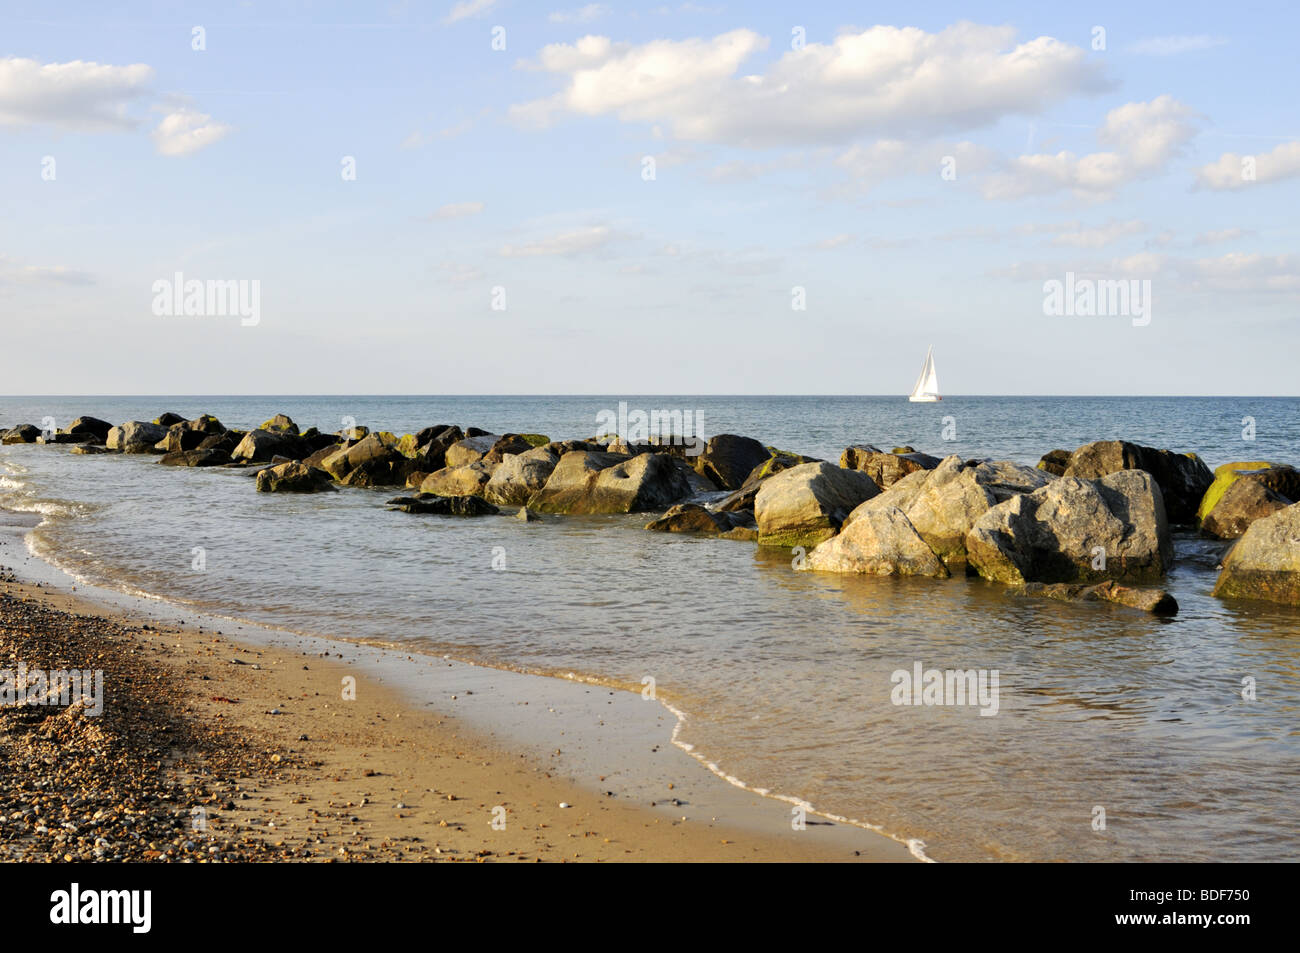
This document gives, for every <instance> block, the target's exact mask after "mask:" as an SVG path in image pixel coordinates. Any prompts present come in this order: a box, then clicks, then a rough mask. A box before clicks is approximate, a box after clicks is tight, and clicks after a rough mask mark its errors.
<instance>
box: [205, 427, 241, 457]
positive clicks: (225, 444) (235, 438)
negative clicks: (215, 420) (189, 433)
mask: <svg viewBox="0 0 1300 953" xmlns="http://www.w3.org/2000/svg"><path fill="white" fill-rule="evenodd" d="M244 437H245V434H244V432H243V431H240V430H225V431H222V432H221V433H210V434H208V435H207V436H205V437H204V438H203V440H202V442H201V443H200V444H199V447H198V449H200V450H224V451H226V453H234V451H235V448H236V447H238V446H239V442H240V441H241V440H243V439H244Z"/></svg>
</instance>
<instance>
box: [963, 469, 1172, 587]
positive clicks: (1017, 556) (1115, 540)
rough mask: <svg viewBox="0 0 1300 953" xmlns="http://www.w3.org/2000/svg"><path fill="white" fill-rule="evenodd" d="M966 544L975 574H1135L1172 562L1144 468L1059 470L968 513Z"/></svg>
mask: <svg viewBox="0 0 1300 953" xmlns="http://www.w3.org/2000/svg"><path fill="white" fill-rule="evenodd" d="M966 551H967V554H968V558H969V560H970V565H971V566H972V567H973V568H974V569H975V570H976V572H978V573H979V574H980V575H981V576H983V577H984V578H985V579H992V580H994V581H995V582H1002V583H1007V584H1010V585H1021V584H1024V583H1026V582H1048V583H1054V582H1102V581H1105V580H1107V579H1115V580H1124V581H1130V582H1143V581H1147V580H1155V579H1159V578H1160V577H1161V576H1163V575H1164V574H1165V572H1166V571H1167V570H1168V568H1169V566H1170V565H1171V564H1172V562H1173V542H1172V539H1171V537H1170V534H1169V524H1168V522H1167V520H1166V518H1165V507H1164V500H1163V498H1162V493H1161V492H1160V487H1159V485H1158V484H1157V483H1156V481H1155V479H1154V478H1153V477H1152V476H1151V474H1149V473H1147V472H1146V471H1144V470H1120V471H1117V472H1115V473H1110V474H1107V475H1106V476H1104V477H1102V478H1101V479H1099V480H1080V479H1078V478H1075V477H1061V478H1059V479H1057V480H1053V481H1052V482H1051V483H1049V484H1047V485H1046V486H1044V487H1042V488H1041V489H1038V490H1035V491H1034V492H1033V493H1023V494H1019V495H1017V496H1014V497H1012V498H1011V499H1009V500H1007V501H1006V502H1005V503H1000V504H998V505H997V506H995V507H993V508H992V509H990V510H989V511H988V512H987V513H985V514H984V515H983V516H981V517H980V518H979V520H978V521H976V523H975V525H974V527H972V528H971V531H970V533H968V534H967V537H966Z"/></svg>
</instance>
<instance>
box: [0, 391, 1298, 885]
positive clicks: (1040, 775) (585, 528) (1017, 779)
mask: <svg viewBox="0 0 1300 953" xmlns="http://www.w3.org/2000/svg"><path fill="white" fill-rule="evenodd" d="M620 399H623V400H627V401H628V402H629V405H630V406H631V407H632V408H638V407H639V408H642V409H646V410H649V409H652V408H676V409H689V410H692V411H697V412H699V413H700V414H702V419H703V425H702V428H701V429H702V430H703V432H704V433H705V434H712V433H721V432H733V433H742V434H748V435H751V436H755V437H757V438H759V439H761V440H763V441H764V442H765V443H769V444H772V445H775V446H779V447H781V448H782V449H786V450H793V451H798V452H802V453H807V454H811V455H814V456H819V457H825V458H828V459H837V458H838V455H839V453H840V451H841V450H842V449H843V448H844V447H845V446H847V445H848V444H850V443H857V442H870V443H874V444H876V445H878V446H882V447H885V448H886V449H888V448H890V447H893V446H895V445H898V444H903V443H906V444H911V445H912V446H915V447H916V448H917V449H919V450H923V451H926V452H929V453H933V454H935V455H938V456H943V455H946V454H948V453H960V454H962V455H963V456H968V457H975V456H988V457H995V458H999V459H1011V460H1016V461H1019V462H1022V463H1029V464H1032V463H1034V462H1036V461H1037V460H1038V458H1039V456H1040V455H1041V454H1042V453H1044V452H1045V451H1047V450H1050V449H1053V448H1057V447H1061V448H1067V449H1071V448H1073V447H1075V446H1077V445H1079V444H1081V443H1085V442H1087V441H1089V440H1096V439H1105V438H1125V439H1129V440H1134V441H1138V442H1141V443H1146V444H1149V445H1153V446H1158V447H1169V448H1173V449H1179V450H1195V451H1197V452H1198V453H1200V454H1201V455H1202V457H1204V459H1205V460H1206V462H1207V463H1208V464H1210V466H1215V465H1217V464H1219V463H1225V462H1229V461H1232V460H1252V459H1272V460H1278V461H1283V462H1290V463H1293V464H1294V463H1300V400H1297V399H1260V398H1023V397H1020V398H997V397H980V398H960V397H958V398H951V399H945V400H944V401H943V403H941V404H930V405H925V404H910V403H908V402H907V401H906V400H905V399H903V398H899V397H884V398H849V397H769V398H764V397H743V398H742V397H717V396H711V397H691V396H684V397H682V396H679V397H665V396H658V397H653V398H637V397H626V396H625V397H622V398H619V397H609V398H600V397H473V398H469V397H460V398H456V397H238V398H231V397H175V398H159V397H149V398H124V397H79V398H3V397H0V426H3V427H8V426H12V425H14V424H15V423H20V422H31V423H35V424H37V425H38V426H39V425H40V424H41V421H42V418H44V417H47V416H49V417H53V418H54V419H55V421H56V423H57V425H59V426H66V424H67V423H68V422H69V421H70V420H71V419H72V418H73V417H75V416H77V415H79V414H86V413H88V414H93V415H95V416H99V417H103V418H105V419H108V420H111V421H114V422H119V421H122V420H128V419H146V420H147V419H152V418H154V417H156V416H157V415H158V414H159V413H161V412H162V411H165V410H170V411H175V412H177V413H180V414H183V415H184V416H186V417H193V416H196V415H197V414H200V413H213V414H216V415H217V416H218V417H219V418H221V420H222V421H223V422H224V423H226V424H227V425H228V426H239V427H250V426H255V425H257V424H258V423H260V422H261V421H262V420H264V419H265V418H267V417H269V416H271V415H272V414H273V413H276V412H285V413H288V414H289V415H290V416H292V417H293V418H294V419H295V420H296V421H298V422H299V424H300V425H302V426H307V425H316V426H319V427H320V428H321V429H323V430H325V429H328V430H336V429H338V427H339V426H340V423H341V421H342V419H343V418H345V417H352V418H355V419H356V421H357V422H359V423H362V424H367V425H369V426H371V427H373V428H383V429H388V430H394V431H397V432H399V433H400V432H403V431H413V430H415V429H418V428H420V427H423V426H426V425H429V424H433V423H444V422H446V423H458V424H460V425H462V426H468V425H473V426H478V427H483V428H485V429H487V430H491V431H495V432H504V431H532V432H543V433H546V434H549V435H550V436H551V437H553V438H565V437H582V436H589V435H591V434H592V433H593V432H594V430H595V421H596V415H597V413H598V412H599V411H601V410H603V409H614V408H616V407H617V405H618V401H619V400H620ZM1248 417H1249V418H1253V420H1254V427H1255V434H1256V439H1255V440H1254V441H1253V442H1247V441H1245V440H1243V419H1244V418H1248ZM945 418H947V419H945ZM945 429H946V431H947V436H950V437H952V436H955V439H952V440H948V439H944V438H945ZM392 495H394V491H393V490H392V489H388V490H344V491H340V492H338V493H333V494H322V495H316V496H301V497H300V496H293V495H284V496H280V495H270V494H258V493H256V492H254V488H253V482H252V480H251V479H250V478H249V476H248V475H247V474H246V473H241V472H239V471H231V470H186V469H173V468H170V467H160V466H158V465H157V464H156V461H155V458H153V457H145V456H132V457H122V456H117V455H113V456H99V457H96V456H90V457H84V456H76V455H72V454H70V453H68V452H67V450H66V449H65V448H63V447H39V446H10V447H4V448H2V449H0V506H7V507H10V508H15V509H25V510H36V511H40V512H42V513H44V514H46V515H47V517H48V519H47V520H46V522H45V523H44V524H43V525H42V526H41V527H39V528H38V529H37V530H35V531H34V535H33V538H32V539H33V545H34V547H35V549H36V551H37V553H38V554H39V555H42V556H44V557H45V558H47V559H50V560H51V561H53V562H55V563H56V564H58V565H59V566H61V567H63V568H65V569H67V570H69V571H71V572H73V573H74V574H75V575H78V576H79V577H81V578H83V579H85V580H87V581H90V582H95V583H98V584H101V585H110V586H117V587H119V588H127V589H133V590H137V591H142V592H147V593H150V594H153V595H159V596H163V597H165V598H167V599H170V600H173V601H176V602H181V603H187V604H192V605H194V606H196V607H200V608H202V609H205V610H208V611H213V612H216V613H220V614H224V615H227V616H232V617H238V618H241V619H247V620H250V621H254V622H259V623H263V624H270V625H276V626H280V627H284V628H288V629H293V630H298V631H303V632H310V633H315V634H320V635H325V636H329V637H334V638H340V639H365V640H382V641H384V642H391V643H401V644H403V645H405V646H408V647H409V648H410V649H411V650H412V651H422V652H437V653H448V654H451V655H453V656H456V657H460V658H465V659H470V660H474V661H478V662H486V663H491V664H496V665H501V666H506V667H510V668H515V669H520V670H525V671H535V672H539V673H546V674H561V673H567V672H578V673H582V674H585V675H589V676H594V677H597V678H600V679H603V680H605V681H607V682H609V683H611V684H619V685H628V686H636V687H638V688H639V687H640V682H641V679H642V678H643V677H645V676H647V675H649V676H652V677H654V678H655V680H656V683H657V687H658V691H659V693H660V695H661V696H663V697H665V698H666V699H668V700H669V701H671V702H672V703H673V704H674V705H675V706H677V707H679V708H681V709H682V710H684V711H685V713H686V714H687V716H688V721H687V724H686V727H685V729H684V732H683V740H685V741H687V742H689V743H692V744H694V745H696V746H697V748H698V749H699V750H700V751H701V752H702V753H704V754H705V755H706V756H707V757H708V758H709V759H710V760H712V761H714V762H716V763H717V764H718V765H719V766H720V767H721V768H723V769H724V770H726V771H727V772H729V773H731V774H733V775H735V776H737V777H739V778H742V779H744V780H745V781H746V782H747V783H749V784H751V785H754V786H759V787H763V788H768V789H771V790H773V791H778V792H780V793H783V794H789V795H797V796H801V797H804V798H806V799H808V800H810V801H811V802H813V803H814V804H815V805H816V806H817V807H818V808H821V809H825V810H827V811H830V812H833V813H836V814H841V815H845V816H849V817H853V818H857V819H861V820H864V821H869V822H871V823H874V824H879V825H881V826H883V827H884V828H885V829H887V830H889V831H891V832H893V833H896V834H899V835H902V836H906V837H919V838H921V839H923V840H924V841H925V842H926V843H927V845H928V847H927V852H928V853H929V854H930V855H931V856H933V857H935V858H936V859H939V860H977V859H1010V860H1021V859H1025V860H1130V859H1176V860H1209V859H1242V860H1246V859H1249V860H1267V859H1292V860H1294V859H1300V795H1297V793H1296V792H1297V791H1298V790H1300V719H1298V718H1297V714H1298V713H1300V611H1297V610H1293V609H1289V608H1283V607H1272V606H1267V605H1254V604H1244V603H1241V604H1228V603H1222V602H1219V601H1218V600H1215V599H1213V598H1211V597H1210V590H1211V588H1212V587H1213V584H1214V579H1215V576H1216V572H1215V569H1214V567H1215V565H1216V562H1217V559H1218V556H1219V548H1218V547H1217V546H1216V545H1214V544H1210V543H1207V542H1203V541H1200V540H1198V539H1196V538H1195V537H1193V536H1181V537H1179V539H1178V540H1177V550H1178V555H1179V561H1178V565H1177V567H1176V569H1175V570H1174V572H1173V573H1172V575H1171V576H1170V579H1169V582H1168V585H1169V587H1170V588H1171V589H1172V591H1173V592H1174V594H1175V596H1176V597H1177V598H1178V601H1179V603H1180V605H1181V606H1182V611H1181V612H1180V614H1179V615H1178V616H1177V618H1175V619H1173V620H1158V619H1153V618H1148V617H1146V616H1144V615H1142V614H1140V613H1136V612H1131V611H1127V610H1122V609H1118V608H1115V607H1110V606H1095V605H1086V606H1076V605H1066V604H1062V603H1056V602H1052V601H1046V600H1044V601H1038V600H1026V599H1018V598H1015V597H1012V596H1009V595H1007V594H1006V593H1005V592H1004V591H1003V590H1002V589H1001V588H1000V587H997V586H994V585H991V584H987V583H983V582H980V581H974V580H965V579H955V580H949V581H945V582H934V581H931V580H898V579H875V578H845V577H839V576H833V575H824V574H813V573H796V572H794V571H792V570H791V567H790V555H789V553H787V552H784V551H775V552H773V551H765V550H759V549H756V548H755V547H754V546H753V545H752V544H745V543H737V542H731V541H723V540H704V539H692V538H687V537H681V536H673V535H667V534H659V533H649V532H645V531H644V530H643V529H642V528H641V527H642V526H643V524H644V523H645V522H646V520H647V517H645V516H626V517H584V518H578V517H574V518H552V519H549V520H548V521H547V522H545V523H541V524H523V523H520V522H518V521H516V520H513V519H509V518H506V517H502V518H486V519H478V520H456V519H450V518H440V517H419V516H412V515H409V514H405V513H393V512H389V511H387V510H386V509H385V508H384V506H383V502H384V500H386V499H387V498H389V497H390V496H392ZM195 547H202V548H203V549H204V551H205V553H206V570H205V571H202V572H200V571H195V570H194V569H193V568H192V562H193V549H194V548H195ZM497 547H501V548H502V549H503V550H504V553H505V557H506V568H505V570H503V571H494V570H493V569H492V563H493V556H494V554H495V553H499V552H500V551H501V550H499V549H497ZM917 661H920V662H921V663H922V664H923V665H924V666H925V667H926V668H939V669H954V668H960V669H971V668H975V669H990V670H992V669H996V670H998V671H999V672H1000V677H1001V692H1000V712H999V714H998V715H997V716H996V717H981V716H980V715H979V713H978V709H977V708H974V707H966V708H955V707H953V708H944V707H898V706H895V705H893V704H892V703H891V701H890V692H891V688H892V684H891V680H890V676H891V674H892V673H893V672H894V671H895V670H897V669H908V670H910V669H911V668H912V666H913V664H914V663H915V662H917ZM1248 676H1249V677H1252V678H1254V679H1255V681H1256V684H1257V686H1258V689H1257V692H1258V697H1257V700H1255V701H1253V702H1246V701H1243V699H1242V697H1241V686H1242V679H1243V678H1246V677H1248ZM1097 808H1103V809H1104V811H1105V818H1106V828H1105V830H1096V829H1094V818H1095V817H1096V816H1097V814H1096V809H1097Z"/></svg>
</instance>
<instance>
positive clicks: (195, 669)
mask: <svg viewBox="0 0 1300 953" xmlns="http://www.w3.org/2000/svg"><path fill="white" fill-rule="evenodd" d="M3 579H4V581H3V583H0V662H3V665H4V666H6V667H8V666H15V665H17V664H18V663H19V662H20V661H21V662H22V663H24V664H26V665H27V666H28V667H29V668H37V667H56V666H57V667H60V668H68V669H85V670H90V669H102V670H103V671H104V673H105V692H104V695H105V704H104V711H103V714H102V715H101V716H99V717H98V718H95V717H91V716H88V715H80V716H78V715H77V714H76V713H70V712H69V711H68V710H67V709H64V708H59V707H38V708H30V707H29V708H28V709H26V710H21V709H16V708H12V707H10V708H4V709H0V725H3V729H4V730H3V732H0V757H3V759H4V761H5V762H6V763H8V764H15V763H17V764H18V765H19V766H20V767H25V768H27V769H28V770H17V771H13V772H6V773H5V774H4V776H3V780H2V781H0V805H3V814H4V816H5V818H6V820H5V821H4V823H3V825H0V853H3V856H4V859H6V860H21V861H46V860H69V859H71V860H94V859H102V860H156V861H157V860H161V861H173V860H197V861H208V860H225V861H264V860H303V861H399V860H452V861H474V862H495V861H503V860H504V861H525V862H541V861H551V862H569V861H597V862H604V861H620V860H622V861H741V860H744V861H905V860H910V859H911V857H910V855H909V854H908V852H907V850H906V849H905V848H904V847H903V846H902V845H900V844H897V843H896V842H894V841H892V840H888V839H886V838H884V837H879V836H877V835H874V834H871V833H870V832H866V831H860V830H852V829H851V830H849V831H846V833H849V834H851V835H865V836H858V837H856V838H855V839H854V844H853V846H852V847H850V846H849V844H848V842H846V841H844V840H842V839H837V838H835V837H829V838H828V837H827V836H826V831H827V830H828V829H829V828H833V827H835V826H836V825H832V824H830V823H829V822H826V821H819V819H818V818H816V817H813V816H810V817H809V821H808V825H809V826H808V828H807V830H805V831H795V830H793V829H791V830H789V831H786V832H781V833H777V832H775V831H771V832H758V831H755V830H754V829H753V827H752V825H750V826H736V825H732V824H729V823H727V822H726V820H725V819H715V818H702V817H698V816H694V817H692V818H691V819H689V820H687V819H686V818H685V816H683V817H681V818H680V819H678V818H675V817H673V816H668V815H665V814H664V812H663V810H662V808H663V807H664V806H665V804H669V805H671V804H672V802H673V801H674V799H675V797H676V793H675V792H677V791H678V790H679V788H681V785H679V784H674V783H672V782H669V783H667V784H666V785H665V786H664V789H663V792H662V798H661V801H660V802H657V803H656V804H655V805H654V806H655V807H658V808H660V810H654V809H653V808H652V807H651V806H650V805H642V804H637V803H632V802H630V801H629V800H627V799H625V798H620V797H618V796H613V792H608V793H602V792H599V791H598V788H599V786H600V782H601V781H602V780H604V779H603V778H601V777H599V776H597V777H594V778H592V779H590V780H591V781H592V782H593V783H592V784H591V785H578V784H574V783H573V782H572V781H571V780H569V779H567V778H564V777H560V776H558V772H555V771H554V770H552V769H550V767H549V766H548V765H546V764H544V763H540V762H539V760H538V759H537V758H536V757H533V756H530V755H528V754H521V753H519V752H514V751H510V750H505V749H503V748H502V746H501V745H500V744H499V742H498V741H497V740H496V739H490V738H486V737H482V736H480V735H478V734H476V733H475V732H472V731H470V730H468V729H467V728H466V727H465V726H464V725H462V724H460V723H459V721H458V720H457V719H454V718H452V717H448V716H447V715H445V714H442V713H434V712H430V711H428V710H419V709H417V708H416V707H414V706H412V705H410V704H409V703H408V702H407V701H405V700H404V699H403V698H402V697H401V696H400V695H399V693H398V692H396V691H394V690H392V689H391V688H389V687H387V686H385V685H383V684H381V683H380V682H379V681H378V680H376V679H373V678H370V677H368V676H367V675H365V674H364V673H363V672H360V671H358V669H357V668H356V667H354V666H351V665H346V664H344V663H342V662H340V661H339V658H341V653H339V654H336V657H334V658H327V657H324V656H323V654H322V652H320V651H311V650H306V649H303V650H299V651H294V650H292V649H285V648H276V647H270V646H266V645H254V644H248V643H241V642H240V641H236V640H234V639H232V638H230V637H229V636H228V635H225V634H221V633H220V632H219V631H217V630H214V629H213V628H211V627H203V626H200V625H158V624H152V623H149V622H142V621H141V620H140V619H139V618H131V617H128V616H127V615H125V614H114V613H110V612H106V611H105V610H104V609H103V608H102V607H100V606H97V605H95V604H92V603H89V602H87V601H86V600H85V599H84V598H81V597H79V595H78V594H75V593H70V592H57V591H51V590H50V589H49V588H48V587H46V586H45V585H42V584H24V583H21V582H19V581H18V579H17V578H16V577H15V576H14V575H13V573H12V572H11V571H9V570H7V569H6V570H5V571H4V575H3ZM340 648H348V649H350V648H351V646H347V647H344V646H340ZM345 677H346V678H354V679H355V680H356V684H355V696H356V697H355V700H346V701H345V700H343V699H342V697H341V695H342V692H341V687H340V686H341V685H342V684H343V680H344V679H345ZM546 681H555V680H546ZM567 687H571V688H576V686H567ZM556 753H557V754H558V753H559V752H558V751H557V752H556ZM683 763H684V766H685V768H686V769H687V770H688V773H691V774H694V775H696V776H695V777H691V778H687V779H685V780H686V781H687V782H692V781H693V782H694V783H695V784H699V783H701V782H702V780H703V782H704V783H706V785H707V786H709V787H715V788H716V787H724V788H729V786H728V785H725V784H724V783H723V782H721V781H719V780H717V779H714V778H712V777H711V776H709V775H708V774H707V772H705V771H704V770H703V769H702V768H699V767H697V766H695V765H693V764H692V763H691V762H689V761H688V760H684V762H683ZM36 768H42V770H40V771H39V772H38V771H36V770H33V769H36ZM701 775H702V776H703V779H702V778H701V777H699V776H701ZM690 787H691V785H690V783H687V784H686V788H688V789H689V788H690ZM732 790H734V789H732ZM738 793H743V792H738ZM756 800H759V801H764V802H766V803H768V804H770V805H772V807H773V809H774V814H773V816H777V817H779V816H780V815H781V814H783V813H785V808H784V807H783V806H782V805H781V804H780V803H778V802H771V801H768V800H767V799H762V798H756ZM196 809H198V810H197V811H196ZM691 813H692V814H694V813H695V812H694V811H692V812H691ZM197 818H201V820H202V822H203V823H204V824H205V825H206V826H205V827H202V828H201V829H197V830H196V829H195V825H196V819H197ZM787 826H788V825H787ZM810 834H811V835H812V836H808V835H810Z"/></svg>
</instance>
